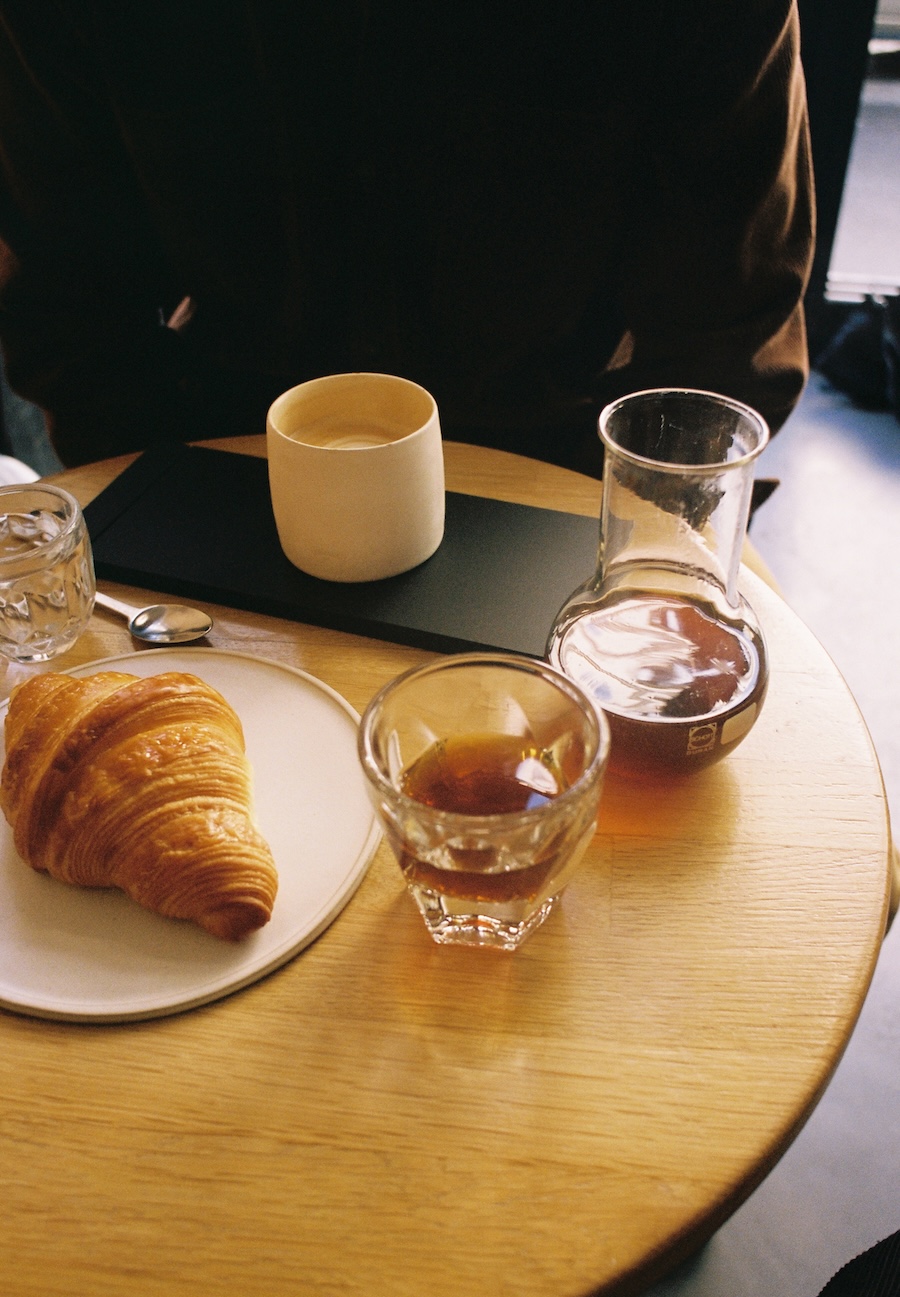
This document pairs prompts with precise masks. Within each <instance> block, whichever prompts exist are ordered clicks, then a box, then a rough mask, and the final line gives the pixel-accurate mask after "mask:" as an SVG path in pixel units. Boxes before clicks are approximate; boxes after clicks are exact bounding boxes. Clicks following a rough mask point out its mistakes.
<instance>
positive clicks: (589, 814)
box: [359, 653, 609, 950]
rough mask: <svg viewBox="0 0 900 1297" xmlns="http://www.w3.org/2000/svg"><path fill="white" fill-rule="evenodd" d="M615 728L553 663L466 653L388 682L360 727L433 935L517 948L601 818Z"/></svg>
mask: <svg viewBox="0 0 900 1297" xmlns="http://www.w3.org/2000/svg"><path fill="white" fill-rule="evenodd" d="M608 753H609V729H608V726H607V723H606V720H605V718H604V717H603V716H602V715H600V714H598V712H597V711H596V710H595V708H594V707H593V706H592V704H591V703H590V701H589V700H588V698H587V697H585V695H584V694H583V693H582V691H581V690H580V689H579V688H578V687H577V685H574V684H573V683H572V682H571V681H570V680H567V679H566V678H565V677H564V676H562V675H560V674H559V672H557V671H554V670H553V669H552V668H551V667H548V666H547V665H546V664H545V663H542V662H535V661H532V660H531V659H527V658H518V657H514V656H512V655H507V654H502V653H464V654H458V655H455V656H451V657H446V658H443V659H441V660H440V661H437V662H434V663H432V664H430V665H429V666H425V667H418V668H415V669H413V670H411V671H407V672H406V673H405V674H403V675H401V676H399V677H398V678H397V679H396V680H394V681H392V682H391V683H390V684H388V685H387V686H385V688H384V689H382V690H381V691H380V693H378V694H377V695H376V696H375V697H374V698H373V699H372V701H371V703H370V704H369V706H368V708H367V709H366V712H365V715H364V716H363V718H362V723H361V725H360V730H359V756H360V761H361V763H362V768H363V771H364V772H365V775H366V776H367V781H368V788H369V794H370V797H371V799H372V803H373V805H374V807H375V809H376V811H377V813H378V815H379V817H380V819H381V821H382V823H383V825H384V828H385V832H386V836H387V839H388V841H389V843H390V845H391V847H392V849H393V851H394V854H395V855H396V857H397V860H398V862H399V864H400V868H401V870H402V871H403V874H404V876H405V878H406V884H407V888H408V890H409V892H410V894H411V896H412V897H413V899H414V900H415V902H416V904H417V905H418V907H419V910H420V911H421V914H422V917H423V918H424V920H425V925H426V927H427V928H428V931H429V932H430V934H431V936H432V938H433V939H434V940H435V941H437V942H441V943H447V944H451V943H452V944H457V945H469V946H492V947H496V948H499V949H503V950H515V949H516V948H517V947H518V946H519V945H520V944H521V943H522V942H523V941H524V940H525V938H526V937H527V936H528V935H529V934H530V933H531V932H533V931H534V929H535V928H537V927H538V926H539V925H540V924H541V923H543V921H544V919H545V918H546V917H547V915H548V914H549V913H550V911H551V909H552V907H553V905H554V903H555V902H556V900H557V898H558V897H559V895H560V893H561V892H562V890H563V888H564V887H565V885H566V883H567V882H568V880H569V878H570V876H571V875H572V873H573V871H574V870H575V868H576V866H577V865H578V864H579V862H580V860H581V858H582V856H583V855H584V852H585V850H586V849H587V845H588V843H589V842H590V839H591V837H592V835H593V832H594V829H595V827H596V823H597V809H598V802H599V798H600V791H601V787H602V782H603V775H604V771H605V768H606V761H607V756H608Z"/></svg>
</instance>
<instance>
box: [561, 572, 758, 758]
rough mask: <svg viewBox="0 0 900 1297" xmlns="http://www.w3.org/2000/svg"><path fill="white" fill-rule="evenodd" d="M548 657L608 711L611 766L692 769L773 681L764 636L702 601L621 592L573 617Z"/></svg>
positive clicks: (724, 748) (731, 736)
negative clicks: (724, 618)
mask: <svg viewBox="0 0 900 1297" xmlns="http://www.w3.org/2000/svg"><path fill="white" fill-rule="evenodd" d="M550 660H551V662H552V663H553V664H554V665H555V666H557V667H559V669H560V670H562V671H564V672H565V674H566V675H568V676H569V677H570V678H571V679H572V680H574V681H575V682H576V683H577V684H579V685H581V687H582V688H583V689H584V690H585V692H586V693H587V694H588V695H589V696H590V697H591V698H592V699H593V700H594V702H595V703H597V704H598V705H599V706H600V707H601V708H602V709H603V711H604V712H605V713H606V717H607V720H608V721H609V725H610V730H611V732H612V748H611V752H610V768H611V769H616V770H619V771H622V772H625V773H629V774H641V773H644V772H646V773H653V772H660V773H671V774H689V773H690V772H692V771H694V770H698V769H700V768H701V767H702V766H705V765H709V764H710V762H712V761H716V760H718V758H719V757H721V756H723V755H725V753H726V752H729V751H731V749H732V748H734V747H735V746H736V745H737V744H738V743H739V742H740V740H741V739H742V738H743V737H744V736H745V734H747V733H748V732H749V730H750V728H751V727H752V725H753V723H754V721H755V719H756V715H757V712H758V710H759V708H760V706H761V705H762V701H763V697H764V695H765V690H766V684H767V682H768V670H767V665H766V658H765V650H764V647H763V643H762V639H761V638H760V636H759V635H758V634H756V633H755V632H754V631H753V630H752V629H751V628H750V627H748V626H745V625H743V624H740V625H729V624H725V623H723V622H722V620H721V618H720V617H718V616H717V615H716V614H715V612H714V610H713V608H712V606H711V605H709V604H705V603H703V602H701V601H699V600H696V601H695V600H689V599H684V598H677V597H674V596H671V595H665V594H655V593H632V592H624V593H620V594H618V595H614V596H612V597H611V598H610V599H609V600H607V601H606V602H605V603H604V604H601V605H600V606H599V607H597V608H596V609H594V610H592V611H591V612H589V613H587V614H585V615H584V616H582V617H580V618H579V619H578V620H576V621H573V622H571V623H570V624H569V625H568V626H566V627H564V628H563V629H562V632H561V634H560V635H559V637H558V639H557V640H556V642H555V643H554V644H553V645H551V650H550Z"/></svg>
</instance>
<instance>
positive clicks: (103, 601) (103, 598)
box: [94, 590, 138, 621]
mask: <svg viewBox="0 0 900 1297" xmlns="http://www.w3.org/2000/svg"><path fill="white" fill-rule="evenodd" d="M94 603H95V604H99V605H100V607H101V608H106V609H108V611H109V612H117V613H118V614H119V616H120V617H124V618H125V620H126V621H131V619H132V617H133V616H134V614H135V613H136V612H137V611H138V610H137V608H133V607H132V606H131V604H128V603H122V602H121V600H119V599H113V597H112V595H108V594H103V592H102V591H101V590H98V591H97V593H96V594H95V595H94Z"/></svg>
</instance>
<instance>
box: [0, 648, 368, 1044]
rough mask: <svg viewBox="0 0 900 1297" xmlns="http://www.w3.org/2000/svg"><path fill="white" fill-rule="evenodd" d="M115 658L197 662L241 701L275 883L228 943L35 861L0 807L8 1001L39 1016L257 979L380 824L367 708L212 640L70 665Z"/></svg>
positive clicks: (2, 965)
mask: <svg viewBox="0 0 900 1297" xmlns="http://www.w3.org/2000/svg"><path fill="white" fill-rule="evenodd" d="M110 669H112V670H119V671H129V672H131V673H132V674H134V675H139V676H149V675H158V674H159V673H160V672H162V671H190V672H193V674H194V675H197V676H200V677H201V678H202V679H203V680H206V681H207V683H209V684H211V685H212V686H213V687H214V688H215V689H218V690H219V692H220V693H221V694H223V695H224V697H225V698H227V699H228V701H229V702H230V703H231V705H232V707H233V708H234V709H235V711H236V712H237V714H238V716H239V717H240V719H241V723H242V724H243V727H244V736H245V739H246V743H247V754H248V756H249V757H250V761H251V763H252V766H253V788H254V803H255V808H256V816H257V819H258V821H259V826H260V828H261V830H262V832H263V834H264V835H265V837H266V839H267V840H268V842H269V845H270V847H271V848H272V854H273V855H274V857H275V864H276V866H277V868H278V895H277V897H276V900H275V907H274V910H273V913H272V918H271V920H270V921H269V923H268V924H266V926H265V927H264V928H261V929H260V930H259V931H258V932H255V933H253V934H251V936H250V937H249V938H248V939H247V940H245V941H243V942H240V943H238V944H232V943H230V942H224V941H220V940H218V939H217V938H216V937H212V936H210V935H209V934H208V933H205V932H203V931H202V930H201V929H200V928H198V927H196V925H194V924H192V923H187V922H180V921H176V920H172V919H164V918H161V917H160V916H159V915H156V914H151V913H150V912H149V911H147V910H143V909H141V907H140V906H138V905H136V904H135V903H134V902H133V901H131V900H129V899H128V897H126V896H125V895H124V894H123V893H121V892H118V891H115V890H109V891H106V890H103V891H93V890H89V889H86V888H78V887H72V886H69V885H68V884H66V883H59V882H57V881H56V880H55V879H52V878H48V877H47V876H46V875H45V874H39V873H36V872H35V871H34V870H33V869H31V868H29V866H28V865H25V864H23V863H22V861H21V859H20V858H19V856H18V853H17V852H16V849H15V847H14V845H13V840H12V832H11V830H10V828H9V826H8V824H7V823H6V821H5V820H4V819H3V817H2V816H0V1005H3V1007H5V1008H8V1009H14V1010H18V1011H19V1012H24V1013H29V1014H32V1015H36V1016H38V1017H44V1018H64V1019H72V1020H76V1021H80V1022H122V1021H127V1020H131V1019H138V1018H154V1017H162V1016H164V1015H165V1014H169V1013H176V1012H179V1011H180V1010H183V1009H189V1008H193V1007H195V1006H197V1005H199V1004H206V1003H208V1002H209V1001H211V1000H216V999H219V998H221V997H222V996H224V995H227V994H229V993H230V992H232V991H235V990H238V989H239V988H240V987H243V986H248V985H249V984H250V983H251V982H255V981H257V980H258V979H259V978H261V977H263V976H264V975H265V974H267V973H270V972H271V971H272V970H273V969H276V968H278V967H280V965H282V964H284V963H286V962H287V961H288V960H289V959H291V958H292V957H293V956H294V955H296V954H297V953H298V951H300V950H302V949H303V947H304V946H306V945H308V944H309V943H310V942H311V941H312V940H313V939H314V938H315V937H317V936H318V935H319V934H320V933H321V932H322V931H323V930H324V929H325V928H326V927H327V926H328V925H329V924H330V923H331V922H332V920H333V919H335V918H336V917H337V915H338V914H339V913H340V912H341V910H342V909H343V908H344V906H345V905H346V904H347V902H348V901H349V899H350V897H351V896H352V895H353V893H354V891H355V890H356V888H357V887H358V885H359V883H360V882H361V881H362V878H363V876H364V875H365V872H366V870H367V868H368V866H369V863H370V861H371V859H372V856H373V855H374V852H375V849H376V847H377V846H378V842H379V840H380V836H381V834H380V830H379V828H378V826H377V824H376V821H375V817H374V813H373V811H372V809H371V806H370V804H369V801H368V798H367V796H366V790H365V786H364V782H363V775H362V772H361V770H360V769H359V765H358V762H357V756H356V731H357V725H358V722H359V717H358V715H357V713H356V712H355V711H354V710H353V709H352V708H351V707H350V706H349V704H348V703H347V702H346V701H345V700H344V699H343V698H341V696H340V695H339V694H337V693H335V692H334V690H333V689H330V688H328V686H327V685H324V684H322V683H321V682H320V681H319V680H316V679H314V678H313V677H312V676H309V675H307V674H306V673H305V672H302V671H297V670H294V669H293V668H291V667H287V666H282V665H280V664H279V663H276V662H268V661H265V660H260V659H259V658H254V657H250V656H248V655H246V654H242V653H226V652H219V651H217V650H215V649H203V648H191V649H184V648H182V649H154V650H150V651H145V652H141V653H127V654H124V655H122V656H121V657H115V658H107V659H104V660H103V661H99V662H91V663H89V664H88V665H86V666H83V667H79V668H77V669H76V670H74V671H73V672H71V674H72V675H76V676H85V675H92V674H93V673H94V672H96V671H100V670H110ZM5 711H6V709H5V707H4V708H3V709H2V710H0V723H2V721H3V720H4V719H5Z"/></svg>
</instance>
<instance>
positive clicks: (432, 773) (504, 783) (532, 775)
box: [398, 734, 568, 902]
mask: <svg viewBox="0 0 900 1297" xmlns="http://www.w3.org/2000/svg"><path fill="white" fill-rule="evenodd" d="M567 786H568V785H567V782H566V779H565V776H564V774H563V772H562V771H561V770H560V769H559V767H558V765H556V764H555V763H554V761H553V759H552V757H551V755H550V754H549V753H547V752H544V751H541V750H540V749H538V748H537V747H535V746H534V745H533V744H529V743H527V742H526V741H523V739H521V738H519V737H516V736H515V735H510V734H467V735H461V736H457V737H451V738H448V739H445V740H442V741H441V742H439V743H435V744H433V745H432V747H430V748H428V749H427V751H426V752H424V753H423V755H422V756H421V757H419V758H418V760H417V761H415V762H414V763H413V764H412V765H411V766H410V767H409V768H408V769H407V770H406V771H405V772H404V774H403V779H402V783H401V787H402V790H403V792H405V793H406V794H407V796H409V797H412V798H414V799H415V801H417V802H421V803H423V805H425V806H430V807H432V808H434V809H436V810H441V811H451V812H456V813H458V814H463V815H502V814H506V813H509V812H513V811H526V810H532V809H534V808H536V807H538V806H541V805H543V804H544V803H546V802H547V801H549V800H550V799H551V798H553V797H556V796H558V795H559V793H561V792H563V791H564V790H565V788H566V787H567ZM447 850H448V855H449V858H448V860H447V866H448V867H446V868H442V867H439V866H437V865H434V864H432V863H431V862H429V861H426V860H421V859H418V858H417V857H416V856H415V855H414V854H413V853H412V852H410V850H409V849H408V847H407V846H406V844H403V843H401V844H400V852H399V853H398V854H399V858H400V867H401V868H402V870H403V872H404V874H405V875H406V877H407V879H408V880H409V881H411V882H413V883H418V884H419V885H420V886H422V887H426V888H429V889H430V890H432V891H435V892H440V893H441V894H442V895H444V896H452V897H456V898H458V899H460V900H468V901H494V902H498V901H499V902H504V901H515V900H530V899H532V898H533V897H535V896H537V895H538V894H539V893H540V891H541V890H542V888H543V886H544V884H545V882H546V880H547V879H548V878H550V877H552V875H553V873H554V871H555V870H556V869H557V868H558V867H559V866H560V864H561V861H560V855H561V853H560V852H553V851H551V852H550V853H549V854H548V855H547V856H546V857H544V858H543V859H540V860H537V861H535V862H534V863H533V864H531V865H529V866H527V867H526V868H523V869H512V870H503V871H501V872H494V873H491V872H486V871H489V870H490V869H491V868H492V866H493V865H494V858H493V857H494V854H495V853H494V851H493V850H492V849H489V848H483V849H482V848H478V847H473V848H471V849H466V848H463V847H452V848H447Z"/></svg>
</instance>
